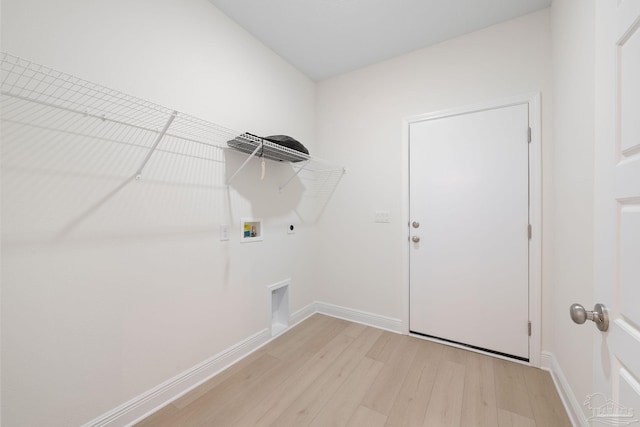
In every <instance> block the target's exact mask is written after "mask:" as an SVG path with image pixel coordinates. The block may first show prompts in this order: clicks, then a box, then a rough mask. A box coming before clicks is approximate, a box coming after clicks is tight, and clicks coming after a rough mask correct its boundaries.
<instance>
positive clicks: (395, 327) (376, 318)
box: [314, 302, 403, 334]
mask: <svg viewBox="0 0 640 427" xmlns="http://www.w3.org/2000/svg"><path fill="white" fill-rule="evenodd" d="M314 304H315V308H316V313H320V314H326V315H327V316H331V317H337V318H339V319H344V320H349V321H351V322H356V323H362V324H363V325H367V326H371V327H374V328H378V329H384V330H386V331H390V332H395V333H397V334H402V333H403V328H402V321H401V320H400V319H393V318H391V317H385V316H380V315H378V314H373V313H368V312H366V311H360V310H354V309H351V308H347V307H340V306H338V305H333V304H328V303H325V302H316V303H314Z"/></svg>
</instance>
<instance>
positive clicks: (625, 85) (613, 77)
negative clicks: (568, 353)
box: [593, 0, 640, 422]
mask: <svg viewBox="0 0 640 427" xmlns="http://www.w3.org/2000/svg"><path fill="white" fill-rule="evenodd" d="M596 19H597V28H598V30H599V33H598V37H597V39H598V40H602V43H600V44H599V47H598V58H599V59H600V60H601V63H600V64H599V66H600V69H599V70H600V71H599V73H598V74H597V75H598V78H599V79H600V80H599V81H598V88H599V92H597V93H598V94H599V96H598V98H597V99H596V106H597V108H598V114H597V122H596V134H597V136H598V138H597V146H596V150H597V152H596V171H597V172H598V174H597V175H596V179H595V192H596V193H595V194H596V215H595V218H596V222H595V230H596V241H597V242H599V244H597V245H596V247H595V258H594V259H595V272H596V276H595V277H596V282H595V290H594V294H595V296H596V299H597V300H596V301H594V302H601V303H604V304H605V305H607V307H608V308H609V315H610V317H611V319H610V328H609V331H608V332H604V333H600V332H597V333H598V334H599V340H598V344H597V347H596V350H595V360H596V363H595V364H594V379H595V382H594V384H595V387H596V388H597V389H596V390H594V391H595V392H600V393H602V394H604V395H606V397H607V398H608V399H611V400H613V401H614V402H615V403H618V404H619V405H621V407H622V408H623V409H624V408H626V409H631V410H634V411H635V419H637V418H638V415H639V414H640V383H639V379H640V30H639V27H640V1H638V0H626V1H617V2H614V1H607V2H598V3H597V9H596ZM593 416H594V417H595V416H596V415H595V414H594V415H593ZM599 417H600V419H599V420H598V421H601V420H602V419H603V417H604V418H607V419H610V420H612V421H616V422H617V421H619V420H620V417H619V416H618V414H615V413H607V412H606V411H605V413H604V414H600V416H599Z"/></svg>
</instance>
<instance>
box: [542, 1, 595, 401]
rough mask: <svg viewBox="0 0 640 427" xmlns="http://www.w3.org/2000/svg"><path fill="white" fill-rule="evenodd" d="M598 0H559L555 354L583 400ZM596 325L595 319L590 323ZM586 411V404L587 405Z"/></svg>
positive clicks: (587, 384)
mask: <svg viewBox="0 0 640 427" xmlns="http://www.w3.org/2000/svg"><path fill="white" fill-rule="evenodd" d="M595 3H596V2H595V1H593V0H591V1H583V0H554V1H553V5H552V8H551V12H552V13H551V16H552V20H551V23H552V34H553V82H554V97H555V101H554V114H555V116H554V127H553V133H554V148H553V156H554V170H553V174H554V182H553V189H554V197H553V206H554V209H553V210H554V212H553V224H554V234H553V240H552V241H551V242H550V247H551V248H552V250H553V267H552V268H553V273H552V281H551V283H550V285H551V286H550V287H551V289H552V292H553V298H552V300H551V304H552V305H551V307H550V311H551V316H552V317H551V319H552V320H553V325H554V326H553V330H552V333H553V338H552V348H553V353H554V355H555V357H556V359H557V361H558V364H559V365H560V367H561V369H562V371H563V373H564V375H565V377H566V379H567V381H568V382H569V384H570V386H571V389H572V391H573V394H574V395H575V397H576V399H577V401H578V402H579V403H580V404H581V403H582V402H583V401H584V398H585V396H586V395H587V394H591V393H594V392H596V391H598V390H594V389H593V386H592V365H593V354H592V352H591V350H592V349H593V348H594V346H593V343H594V341H593V339H594V335H595V334H596V333H598V332H597V330H596V329H595V328H594V327H593V325H582V326H579V325H576V324H574V323H573V322H572V321H571V319H570V318H569V306H570V305H571V304H572V303H574V302H577V303H580V304H583V305H584V306H585V307H588V309H591V307H593V305H594V303H596V302H598V301H594V300H593V283H594V281H593V274H594V272H593V248H594V247H593V227H594V217H593V203H594V195H593V191H594V187H593V177H594V147H595V127H594V119H595V116H594V111H595V43H596V39H595ZM589 323H590V322H589ZM583 409H585V410H586V408H584V407H583Z"/></svg>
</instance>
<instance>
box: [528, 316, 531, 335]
mask: <svg viewBox="0 0 640 427" xmlns="http://www.w3.org/2000/svg"><path fill="white" fill-rule="evenodd" d="M528 332H529V336H531V320H529V326H528Z"/></svg>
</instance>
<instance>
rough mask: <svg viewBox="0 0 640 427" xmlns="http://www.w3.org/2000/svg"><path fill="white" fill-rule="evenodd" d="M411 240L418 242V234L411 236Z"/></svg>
mask: <svg viewBox="0 0 640 427" xmlns="http://www.w3.org/2000/svg"><path fill="white" fill-rule="evenodd" d="M411 241H412V242H413V243H418V242H419V241H420V237H418V236H413V237H412V238H411Z"/></svg>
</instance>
